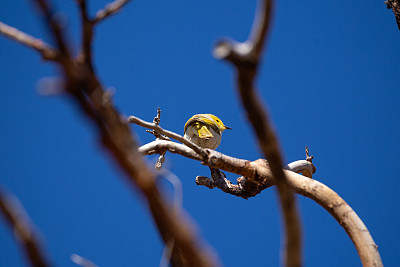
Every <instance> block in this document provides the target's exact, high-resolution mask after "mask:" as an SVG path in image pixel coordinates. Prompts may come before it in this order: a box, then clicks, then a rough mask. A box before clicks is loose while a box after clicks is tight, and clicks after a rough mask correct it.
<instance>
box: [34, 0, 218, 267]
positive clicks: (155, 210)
mask: <svg viewBox="0 0 400 267" xmlns="http://www.w3.org/2000/svg"><path fill="white" fill-rule="evenodd" d="M34 2H35V3H36V5H37V6H38V7H39V9H40V10H41V12H42V14H43V16H44V21H45V24H46V26H47V27H48V28H49V31H50V34H51V36H52V37H53V38H54V40H55V43H56V46H57V49H58V51H59V52H58V53H59V60H58V61H57V63H59V65H60V67H61V71H62V74H63V77H64V79H65V87H66V92H68V93H69V94H70V95H71V96H72V97H73V99H75V100H76V101H77V102H78V104H79V105H80V107H81V109H82V111H84V113H85V114H86V115H88V117H89V118H90V119H91V120H92V121H93V122H94V123H95V124H96V125H97V127H98V129H99V133H100V135H101V141H102V143H103V145H104V146H105V147H106V148H107V150H108V151H109V152H110V154H111V155H113V157H114V159H115V161H116V162H117V164H118V165H119V166H120V167H121V168H122V170H123V171H124V172H125V174H126V176H127V177H128V180H129V181H130V182H131V184H132V185H135V186H137V187H138V188H139V190H140V192H142V194H143V196H144V197H145V200H146V202H147V204H148V206H149V210H150V212H151V214H152V216H153V219H154V221H155V223H156V225H157V228H158V230H159V232H160V234H161V237H162V239H163V241H164V242H165V243H169V242H170V240H174V247H173V250H172V255H171V262H172V264H173V265H174V266H215V265H216V264H217V261H216V259H215V257H214V256H215V255H213V253H211V252H210V249H209V248H208V247H207V246H206V245H205V244H203V242H202V241H201V240H200V238H199V237H198V235H197V233H196V231H195V230H194V228H193V227H192V225H191V224H190V223H189V221H188V220H187V219H185V218H184V217H183V216H182V213H183V212H179V211H178V210H172V211H171V208H170V207H169V205H168V201H166V199H165V198H164V197H163V196H162V194H161V192H160V191H159V190H158V188H157V186H156V181H155V178H154V176H153V174H152V173H151V171H150V170H149V169H148V168H147V167H146V164H145V162H144V160H143V158H142V156H141V155H140V154H139V153H138V152H137V145H136V141H135V140H134V139H133V136H132V134H131V131H130V129H129V125H128V123H127V121H126V120H125V119H123V118H122V117H121V115H120V114H119V112H118V111H117V109H116V108H115V107H114V105H113V103H112V99H111V95H110V94H109V93H107V92H106V91H105V90H104V89H103V86H102V84H101V83H100V82H99V79H98V78H97V76H96V74H95V73H94V70H93V68H92V67H91V65H92V62H91V57H86V59H85V60H83V61H82V60H79V58H78V59H74V58H73V56H72V52H71V51H72V50H71V49H70V47H69V45H68V43H67V41H66V40H67V39H66V38H65V36H64V32H63V28H62V27H61V24H60V23H59V22H58V20H57V17H56V16H55V15H54V12H53V10H52V8H51V7H50V5H49V3H48V1H47V0H34ZM127 2H128V1H115V2H113V3H111V4H110V5H108V6H107V7H106V8H105V9H104V10H102V11H100V12H99V13H98V14H97V16H96V18H95V19H94V20H93V21H92V23H93V24H95V23H97V22H99V21H101V20H103V19H105V18H106V17H108V16H110V15H112V14H114V13H115V12H117V11H118V10H119V9H120V8H121V7H122V6H123V5H124V4H125V3H127ZM79 3H80V8H81V14H82V18H83V19H82V21H83V23H84V24H85V21H86V22H87V21H88V14H87V13H86V12H87V11H86V9H87V7H86V3H85V2H82V1H81V2H79ZM83 28H84V27H83ZM91 31H92V30H91ZM91 31H90V32H91ZM83 34H85V33H83ZM86 34H87V32H86ZM85 38H86V39H85ZM85 38H83V39H84V40H86V41H84V42H89V41H90V40H91V38H90V37H87V36H86V37H85ZM83 47H84V48H83V50H86V51H84V53H86V54H87V55H90V54H91V48H90V45H87V44H84V45H83Z"/></svg>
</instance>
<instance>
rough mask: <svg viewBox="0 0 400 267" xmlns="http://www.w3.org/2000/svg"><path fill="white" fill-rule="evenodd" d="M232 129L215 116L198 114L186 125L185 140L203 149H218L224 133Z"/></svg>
mask: <svg viewBox="0 0 400 267" xmlns="http://www.w3.org/2000/svg"><path fill="white" fill-rule="evenodd" d="M226 129H231V128H229V127H228V126H225V125H224V123H223V122H222V121H221V120H220V119H219V118H218V117H217V116H215V115H212V114H196V115H193V116H192V117H191V118H190V119H189V120H188V121H187V122H186V124H185V129H184V133H185V135H184V138H185V139H187V140H189V141H191V142H193V143H195V144H196V145H198V146H200V147H202V148H210V149H216V148H217V147H218V146H219V144H220V143H221V137H222V132H223V131H225V130H226Z"/></svg>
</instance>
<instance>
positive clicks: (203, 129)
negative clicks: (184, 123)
mask: <svg viewBox="0 0 400 267" xmlns="http://www.w3.org/2000/svg"><path fill="white" fill-rule="evenodd" d="M196 126H197V127H196V128H197V132H198V133H199V137H200V138H203V139H210V138H212V137H214V135H212V133H211V132H210V131H209V130H208V129H207V126H205V125H202V124H200V123H198V124H197V125H196Z"/></svg>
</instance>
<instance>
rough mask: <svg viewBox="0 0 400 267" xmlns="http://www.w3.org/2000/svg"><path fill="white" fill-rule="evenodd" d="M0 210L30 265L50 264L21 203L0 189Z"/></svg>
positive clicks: (42, 265)
mask: <svg viewBox="0 0 400 267" xmlns="http://www.w3.org/2000/svg"><path fill="white" fill-rule="evenodd" d="M0 212H1V213H2V215H3V216H4V219H5V220H6V222H7V223H8V225H9V226H10V227H11V229H12V230H13V233H14V235H15V236H16V239H17V240H18V241H19V242H20V243H21V247H22V248H23V250H24V252H25V254H26V255H27V257H28V259H29V261H30V263H31V265H32V266H37V267H39V266H40V267H45V266H51V265H50V264H49V262H48V259H47V257H46V255H45V253H44V252H43V250H42V249H41V246H40V242H39V239H38V237H37V235H36V234H35V231H34V227H33V226H32V225H31V223H30V220H29V218H28V215H27V214H26V212H25V211H24V210H23V207H22V205H21V204H20V203H19V202H18V200H17V199H16V198H15V197H14V196H11V195H10V194H8V195H6V194H5V193H4V192H3V191H2V190H1V189H0Z"/></svg>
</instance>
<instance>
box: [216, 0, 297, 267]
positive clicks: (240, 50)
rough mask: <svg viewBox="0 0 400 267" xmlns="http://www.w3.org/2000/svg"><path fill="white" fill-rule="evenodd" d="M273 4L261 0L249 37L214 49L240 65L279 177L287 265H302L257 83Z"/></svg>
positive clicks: (290, 200)
mask: <svg viewBox="0 0 400 267" xmlns="http://www.w3.org/2000/svg"><path fill="white" fill-rule="evenodd" d="M272 7H273V1H272V0H262V1H260V7H259V8H258V13H257V16H256V18H255V20H254V24H253V28H252V31H251V34H250V37H249V39H248V40H247V41H246V42H244V43H235V42H230V41H221V42H219V43H218V44H217V46H216V48H215V49H214V55H215V56H216V57H217V58H220V59H225V60H227V61H229V62H231V63H232V64H233V65H234V66H235V67H236V74H237V86H238V90H239V94H240V97H241V100H242V104H243V106H244V108H245V110H246V111H247V117H248V119H249V121H250V122H251V125H252V126H253V130H254V132H255V133H256V136H257V139H258V144H259V146H260V148H261V150H262V152H263V154H264V156H265V158H266V159H268V162H269V164H270V166H271V171H272V173H273V175H274V177H275V179H276V184H277V188H278V193H279V199H280V204H281V208H282V211H283V218H284V226H285V228H284V233H285V250H284V259H285V260H284V266H288V267H298V266H301V265H302V260H301V258H302V255H301V241H302V239H301V226H300V220H299V215H298V212H297V207H296V201H295V198H294V195H293V192H292V191H291V188H290V186H289V184H288V182H287V179H286V177H285V174H284V172H283V170H282V156H281V153H280V150H279V145H278V141H277V138H276V135H275V133H274V130H273V128H272V127H271V126H270V122H269V118H268V114H267V112H266V110H265V108H264V106H263V104H262V102H261V100H260V97H259V96H258V94H257V92H256V89H255V86H254V79H255V76H256V75H257V68H258V63H259V62H260V61H261V56H262V50H263V48H264V43H265V42H266V37H267V33H268V29H269V26H270V20H271V14H272Z"/></svg>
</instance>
